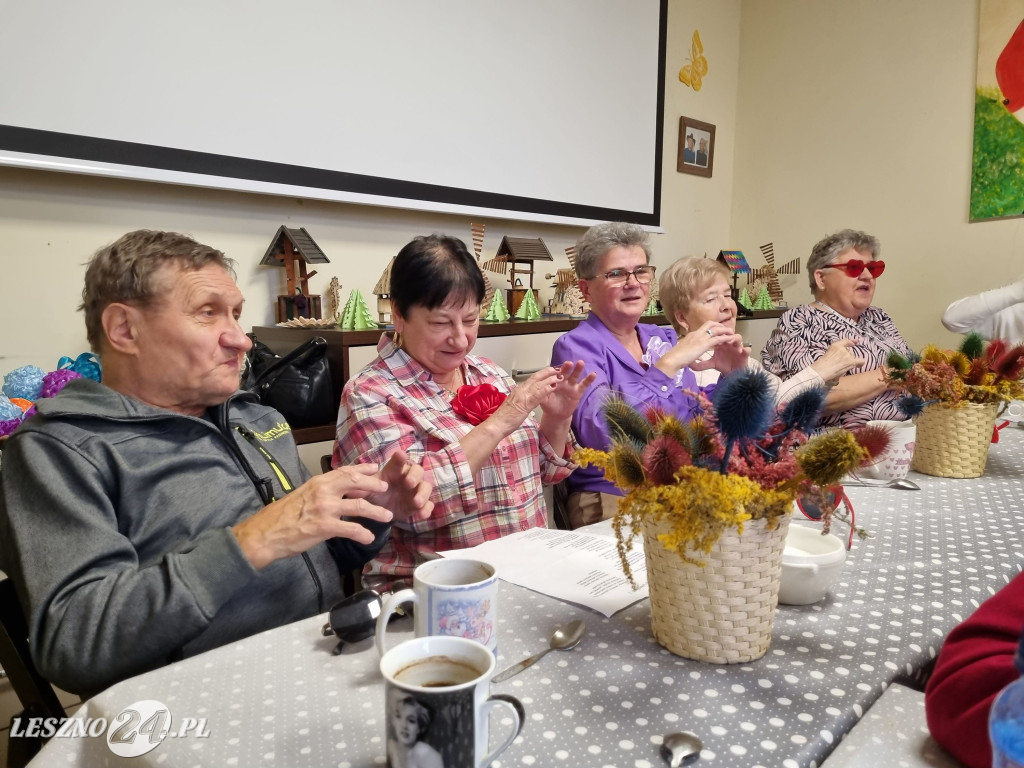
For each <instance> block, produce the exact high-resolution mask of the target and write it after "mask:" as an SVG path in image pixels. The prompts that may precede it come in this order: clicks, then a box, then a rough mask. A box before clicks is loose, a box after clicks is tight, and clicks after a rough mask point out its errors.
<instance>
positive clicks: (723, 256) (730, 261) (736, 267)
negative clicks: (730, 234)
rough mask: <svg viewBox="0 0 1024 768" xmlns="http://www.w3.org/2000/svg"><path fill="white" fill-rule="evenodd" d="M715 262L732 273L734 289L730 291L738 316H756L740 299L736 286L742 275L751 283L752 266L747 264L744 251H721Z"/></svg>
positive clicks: (705, 255) (705, 256)
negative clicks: (723, 265)
mask: <svg viewBox="0 0 1024 768" xmlns="http://www.w3.org/2000/svg"><path fill="white" fill-rule="evenodd" d="M704 258H707V253H705V254H704ZM715 261H718V262H720V263H722V264H725V266H726V268H727V269H728V270H729V271H730V272H731V273H732V287H731V288H730V289H729V291H730V293H732V300H733V301H734V302H736V312H737V314H740V315H743V316H744V317H747V316H750V315H752V314H754V313H753V312H751V311H750V308H749V307H747V306H746V305H745V304H744V303H743V301H744V300H743V299H741V298H740V290H739V287H738V286H737V285H736V283H737V281H738V280H739V279H740V275H746V276H747V282H748V283H749V282H750V265H749V264H747V258H746V257H745V256H744V255H743V251H719V252H718V258H717V259H715ZM744 290H746V289H744Z"/></svg>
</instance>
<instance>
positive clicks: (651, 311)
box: [644, 299, 658, 315]
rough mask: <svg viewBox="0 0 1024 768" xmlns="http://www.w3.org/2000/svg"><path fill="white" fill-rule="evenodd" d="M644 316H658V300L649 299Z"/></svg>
mask: <svg viewBox="0 0 1024 768" xmlns="http://www.w3.org/2000/svg"><path fill="white" fill-rule="evenodd" d="M644 314H645V315H656V314H658V300H657V299H651V300H650V301H649V302H647V309H645V310H644Z"/></svg>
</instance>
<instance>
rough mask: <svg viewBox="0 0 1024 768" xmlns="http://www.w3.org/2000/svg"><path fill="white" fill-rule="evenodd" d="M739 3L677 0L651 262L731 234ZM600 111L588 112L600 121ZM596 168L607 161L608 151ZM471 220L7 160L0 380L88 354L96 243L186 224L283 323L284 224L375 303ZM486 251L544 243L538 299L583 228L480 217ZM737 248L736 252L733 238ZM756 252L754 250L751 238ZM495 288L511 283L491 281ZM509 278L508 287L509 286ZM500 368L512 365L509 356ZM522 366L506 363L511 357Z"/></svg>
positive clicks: (256, 306) (259, 320)
mask: <svg viewBox="0 0 1024 768" xmlns="http://www.w3.org/2000/svg"><path fill="white" fill-rule="evenodd" d="M739 19H740V0H722V2H717V1H716V0H699V1H697V2H683V0H670V3H669V36H668V47H669V51H668V55H667V64H666V68H667V74H666V89H665V92H666V107H665V154H664V176H663V196H662V197H663V202H662V206H663V208H662V210H663V226H664V229H665V233H664V234H661V235H656V236H655V237H654V253H655V257H654V263H655V264H658V265H659V266H661V267H662V268H664V267H666V266H668V265H669V264H670V263H671V262H672V261H673V260H674V259H676V258H677V257H679V256H681V255H690V254H703V253H704V252H708V253H709V254H712V255H714V254H716V253H717V252H718V250H720V249H721V248H725V247H728V246H730V245H735V244H734V243H732V242H730V240H729V229H730V222H729V218H730V199H731V196H732V175H733V174H732V170H733V162H732V152H733V141H734V138H733V135H734V134H733V123H734V121H735V115H736V88H737V77H738V63H739V31H740V28H739ZM695 28H699V29H700V32H701V35H702V36H703V39H704V44H705V47H706V55H707V56H708V60H709V67H710V68H709V72H708V75H707V77H706V78H705V80H704V87H703V89H702V90H701V91H700V92H699V93H695V92H694V91H692V90H691V89H689V88H687V87H686V86H684V85H683V84H682V83H680V82H679V80H678V77H677V73H678V71H679V68H680V67H681V66H682V65H683V64H684V63H685V62H686V59H687V57H688V55H689V50H690V38H691V35H692V34H693V30H694V29H695ZM614 108H615V105H595V112H594V114H592V115H581V118H580V119H584V120H599V119H600V112H599V110H600V109H614ZM680 115H687V116H689V117H694V118H697V119H699V120H703V121H705V122H710V123H714V124H716V125H717V137H716V140H717V146H716V154H715V171H714V177H713V178H711V179H705V178H701V177H698V176H689V175H685V174H680V173H677V172H676V170H675V165H676V148H677V141H678V122H679V116H680ZM594 162H597V163H600V158H595V160H594ZM473 220H475V219H470V218H468V217H462V216H448V215H439V214H429V213H416V212H411V211H403V210H396V209H388V208H377V207H372V206H358V205H347V204H340V203H328V202H311V201H304V200H298V199H294V198H285V197H272V196H263V195H255V194H246V193H236V192H222V191H216V190H204V189H196V188H191V187H178V186H170V185H163V184H155V183H145V182H132V181H122V180H117V179H104V178H98V177H92V176H78V175H73V174H63V173H50V172H44V171H29V170H20V169H13V168H9V167H0V275H2V278H0V281H2V282H0V285H2V286H3V289H2V294H0V295H2V299H0V374H2V373H5V372H6V371H9V370H11V369H12V368H15V367H18V366H20V365H26V364H33V365H38V366H39V367H41V368H43V369H44V370H50V369H52V368H53V367H54V366H55V365H56V363H57V359H58V358H59V357H60V356H61V355H71V356H74V355H76V354H77V353H79V352H82V351H85V350H86V349H87V344H86V341H85V331H84V327H83V323H82V318H81V313H79V312H77V311H76V309H75V308H76V307H77V305H78V303H79V302H80V300H81V289H82V275H83V271H84V270H83V266H82V265H83V264H84V262H85V261H86V260H87V259H88V257H89V256H90V255H91V254H92V253H93V252H94V251H95V250H96V249H97V248H99V247H101V246H103V245H105V244H107V243H109V242H112V241H113V240H115V239H116V238H117V237H119V236H120V235H122V234H124V233H125V232H127V231H130V230H133V229H138V228H149V229H167V230H176V231H182V232H188V233H190V234H192V235H193V236H194V237H196V238H197V239H198V240H200V241H201V242H204V243H207V244H209V245H212V246H214V247H216V248H220V249H221V250H223V251H225V252H226V253H227V254H228V255H229V256H231V257H232V258H234V259H236V260H237V261H238V272H239V275H238V277H239V284H240V286H241V288H242V290H243V292H244V293H245V295H246V297H247V302H246V309H245V314H244V316H243V323H244V324H245V325H246V326H247V327H248V326H255V325H267V324H269V323H272V322H273V309H272V307H273V303H274V302H275V301H276V296H277V295H278V294H279V293H282V292H283V291H284V272H283V270H281V269H274V268H268V267H257V264H258V262H259V260H260V259H261V258H262V256H263V254H264V252H265V251H266V249H267V246H268V245H269V244H270V240H271V238H272V237H273V235H274V233H275V232H276V231H277V228H278V227H279V226H280V225H281V224H286V225H288V226H290V227H306V229H307V230H308V231H309V233H310V234H311V235H312V236H313V238H314V239H315V240H316V241H317V243H318V244H319V245H320V246H321V247H322V248H323V250H324V251H325V253H326V254H327V256H328V258H330V259H331V263H330V264H327V265H323V266H321V267H320V268H319V274H318V275H317V276H316V277H314V278H313V279H312V280H311V281H310V290H311V291H315V292H323V291H324V290H325V289H326V286H327V283H328V282H329V280H330V278H331V277H332V276H337V277H338V278H339V280H340V281H341V283H342V299H343V300H344V299H345V298H346V297H347V296H348V294H349V292H350V291H351V290H352V289H353V288H358V289H359V290H360V291H362V293H363V295H364V296H367V297H369V298H370V300H371V301H372V300H373V299H372V296H371V295H370V292H371V290H372V289H373V286H374V284H375V283H376V282H377V279H378V278H379V277H380V274H381V272H382V271H383V269H384V267H385V266H386V265H387V262H388V260H389V259H390V258H391V257H392V256H394V254H395V253H396V252H397V251H398V249H399V248H401V247H402V245H404V244H405V243H406V242H408V241H409V240H410V239H411V238H413V237H414V236H416V235H420V234H426V233H430V232H434V231H443V232H447V233H450V234H453V235H456V236H458V237H461V238H463V239H464V240H465V241H466V242H467V243H470V242H471V236H470V230H469V225H470V223H471V221H473ZM483 223H485V224H487V233H486V239H485V242H484V253H485V255H488V256H489V255H493V253H494V251H495V250H496V249H497V247H498V244H499V243H500V242H501V237H502V236H503V235H511V236H515V237H543V238H544V241H545V242H546V243H547V245H548V247H549V249H550V250H551V252H552V254H553V255H554V257H555V259H556V261H555V263H553V264H548V265H544V264H539V265H538V268H537V272H538V277H539V279H538V280H537V281H536V282H535V283H534V286H535V287H540V289H541V299H542V303H543V301H546V299H547V298H549V297H550V296H551V288H550V287H548V286H547V284H546V281H544V280H543V274H544V273H545V272H548V271H550V272H553V271H554V268H555V267H559V266H562V267H565V266H568V262H567V260H566V257H565V253H564V249H565V248H566V247H567V246H570V245H572V244H573V243H574V242H575V240H576V238H577V237H578V236H579V235H580V234H581V233H582V232H583V228H582V227H569V226H556V225H541V224H529V223H525V222H510V221H501V220H484V222H483ZM736 247H738V246H736ZM755 249H756V244H755ZM492 279H494V280H495V284H496V285H499V286H500V285H502V282H501V278H500V277H496V276H492ZM504 285H506V286H507V282H506V283H504ZM500 362H504V361H500ZM514 363H515V361H514V360H511V359H510V360H509V361H507V363H506V364H508V365H513V364H514Z"/></svg>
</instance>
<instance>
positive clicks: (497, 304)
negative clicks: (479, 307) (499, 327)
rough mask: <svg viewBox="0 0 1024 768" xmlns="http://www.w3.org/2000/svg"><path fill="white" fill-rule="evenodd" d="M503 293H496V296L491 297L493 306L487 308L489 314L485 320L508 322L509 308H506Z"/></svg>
mask: <svg viewBox="0 0 1024 768" xmlns="http://www.w3.org/2000/svg"><path fill="white" fill-rule="evenodd" d="M502 293H503V291H495V292H494V296H492V297H491V305H490V306H489V307H487V314H486V315H485V316H484V320H491V321H505V320H508V317H509V315H508V307H506V306H505V297H504V296H503V295H502Z"/></svg>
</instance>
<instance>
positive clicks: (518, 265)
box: [484, 235, 554, 315]
mask: <svg viewBox="0 0 1024 768" xmlns="http://www.w3.org/2000/svg"><path fill="white" fill-rule="evenodd" d="M535 261H554V259H553V258H552V256H551V251H549V250H548V247H547V246H546V245H545V244H544V240H543V239H541V238H539V237H508V236H507V235H506V236H505V237H503V238H501V245H499V246H498V252H497V253H496V254H495V255H494V258H493V259H491V260H490V261H488V262H486V263H485V264H484V269H486V270H487V271H489V272H494V273H495V274H498V275H507V276H508V280H509V282H510V283H511V284H512V288H511V289H510V290H509V292H508V304H509V306H508V311H509V314H512V315H514V314H515V313H516V311H518V309H519V305H520V303H522V300H523V297H524V296H525V295H526V292H527V291H533V298H534V301H538V300H539V296H538V291H537V290H535V289H534V287H533V264H534V262H535ZM524 265H525V266H524ZM522 276H525V278H526V283H525V284H524V282H523V277H522Z"/></svg>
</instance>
